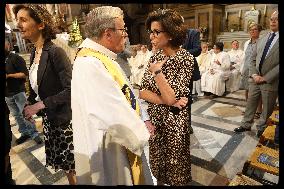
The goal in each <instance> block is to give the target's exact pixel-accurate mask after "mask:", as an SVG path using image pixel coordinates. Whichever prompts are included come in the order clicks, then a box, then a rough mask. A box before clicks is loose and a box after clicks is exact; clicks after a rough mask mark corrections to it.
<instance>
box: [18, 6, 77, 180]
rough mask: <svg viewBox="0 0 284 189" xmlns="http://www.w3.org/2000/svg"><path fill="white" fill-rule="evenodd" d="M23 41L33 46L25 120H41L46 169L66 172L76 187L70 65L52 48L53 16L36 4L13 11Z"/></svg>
mask: <svg viewBox="0 0 284 189" xmlns="http://www.w3.org/2000/svg"><path fill="white" fill-rule="evenodd" d="M13 11H14V14H15V16H16V18H17V22H18V23H17V25H18V28H19V30H20V32H21V34H22V38H23V39H29V40H30V41H31V42H32V43H33V44H34V46H35V48H34V49H33V50H32V52H31V59H30V60H31V62H30V63H31V66H30V71H29V80H30V96H29V98H28V101H29V103H30V105H27V106H26V107H25V109H24V115H25V118H26V119H32V115H34V114H39V113H40V114H41V116H42V117H43V124H44V127H43V132H44V136H45V137H44V138H45V153H46V166H51V167H52V168H53V169H55V171H57V170H58V169H62V170H64V171H65V172H66V175H67V178H68V180H69V183H70V184H76V177H75V162H74V154H73V150H74V146H73V130H72V125H71V115H72V114H71V101H70V98H71V74H72V69H71V63H70V60H69V58H68V57H67V55H66V53H65V52H64V50H63V49H62V48H59V47H56V46H55V45H54V44H53V43H52V42H51V39H55V32H54V31H55V30H54V28H55V27H54V22H53V17H52V16H51V15H50V13H49V12H48V11H47V10H46V9H45V8H44V7H42V6H40V5H37V4H25V5H16V6H14V8H13Z"/></svg>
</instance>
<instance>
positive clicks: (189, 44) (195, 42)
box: [182, 29, 201, 95]
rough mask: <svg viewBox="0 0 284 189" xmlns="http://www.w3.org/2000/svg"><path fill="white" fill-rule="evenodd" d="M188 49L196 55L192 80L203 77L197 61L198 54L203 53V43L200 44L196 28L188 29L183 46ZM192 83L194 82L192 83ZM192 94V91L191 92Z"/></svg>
mask: <svg viewBox="0 0 284 189" xmlns="http://www.w3.org/2000/svg"><path fill="white" fill-rule="evenodd" d="M182 47H183V48H184V49H186V50H187V51H188V52H189V53H190V54H192V55H193V56H194V69H193V73H192V79H191V80H192V81H197V80H199V79H201V76H200V72H199V67H198V63H197V61H196V58H195V57H197V56H199V55H200V53H201V45H200V34H199V32H198V31H197V30H195V29H188V31H187V37H186V40H185V43H184V45H183V46H182ZM190 84H191V85H192V82H191V83H190ZM190 90H192V86H190ZM190 95H191V93H190Z"/></svg>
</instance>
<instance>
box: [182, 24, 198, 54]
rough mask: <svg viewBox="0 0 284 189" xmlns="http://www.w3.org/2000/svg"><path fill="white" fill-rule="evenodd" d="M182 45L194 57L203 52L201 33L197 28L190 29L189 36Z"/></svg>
mask: <svg viewBox="0 0 284 189" xmlns="http://www.w3.org/2000/svg"><path fill="white" fill-rule="evenodd" d="M182 47H183V48H184V49H186V50H187V51H188V52H190V54H192V55H193V56H194V57H198V56H199V55H200V53H201V46H200V33H199V32H198V31H197V30H195V29H188V31H187V38H186V40H185V43H184V45H183V46H182Z"/></svg>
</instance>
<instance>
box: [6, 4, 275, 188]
mask: <svg viewBox="0 0 284 189" xmlns="http://www.w3.org/2000/svg"><path fill="white" fill-rule="evenodd" d="M14 5H15V4H6V7H5V30H7V31H8V32H7V33H8V34H7V35H8V37H9V39H10V40H11V43H12V44H13V47H14V49H13V50H14V51H15V52H16V53H19V55H20V56H22V57H23V58H24V59H25V60H26V63H27V67H29V65H28V64H29V56H30V52H31V49H32V47H33V46H32V44H31V43H30V42H29V41H27V40H24V39H22V38H21V34H20V32H18V30H17V26H16V20H15V17H14V15H13V11H12V8H13V6H14ZM103 5H110V6H117V7H120V8H121V9H122V10H123V11H124V15H125V16H124V21H125V24H126V27H127V28H128V31H127V33H128V37H129V42H130V50H131V51H132V52H134V55H135V54H136V53H137V52H136V51H137V48H138V46H139V45H140V44H141V45H147V46H150V39H149V35H148V33H147V31H146V30H145V20H146V18H147V15H148V13H149V12H151V11H153V10H156V9H158V8H161V9H174V10H176V11H178V12H179V13H180V14H181V15H182V16H183V18H184V23H185V24H186V26H187V27H188V28H192V29H196V30H198V31H199V32H200V41H201V42H206V43H207V44H208V48H209V50H210V49H212V48H213V46H214V44H215V43H216V42H222V43H223V44H224V51H225V52H227V51H229V50H230V49H231V48H232V46H231V43H232V41H233V40H237V41H238V42H239V49H241V50H243V49H244V44H245V42H246V41H247V40H249V39H250V35H249V29H248V28H249V25H250V24H251V23H252V22H254V23H257V24H259V25H261V27H262V31H261V32H260V37H262V36H264V35H266V34H267V33H268V32H269V19H270V15H271V14H272V13H273V12H274V11H275V10H277V9H278V4H248V3H247V4H185V3H178V4H175V3H171V4H66V3H61V4H43V6H45V7H46V8H47V10H48V11H49V12H50V13H51V14H52V15H53V16H54V19H55V20H56V22H57V25H58V28H57V29H58V34H57V38H56V39H54V40H53V42H54V43H55V44H56V45H58V46H60V47H62V48H63V49H64V50H65V52H66V53H67V55H68V57H69V58H70V61H71V63H73V61H74V58H75V56H76V52H77V47H78V46H79V44H80V42H81V41H82V40H83V39H85V38H86V37H85V34H84V24H85V18H86V15H87V14H88V13H89V12H90V11H91V10H92V9H94V8H96V7H99V6H103ZM149 50H150V49H149ZM129 60H130V59H129ZM130 66H131V65H130ZM130 74H132V75H133V74H135V73H130ZM133 77H134V76H133ZM134 88H135V86H134ZM27 92H28V91H27ZM244 93H245V91H244V90H241V89H239V90H237V91H234V92H226V93H225V94H224V95H223V96H220V97H218V98H214V99H208V98H203V97H201V98H196V99H195V100H194V101H193V104H192V109H191V116H192V118H191V119H192V127H193V130H194V133H193V134H192V135H191V139H190V140H191V144H190V150H191V163H192V167H191V171H192V177H193V181H192V183H190V185H193V186H228V185H229V186H235V185H277V184H278V182H279V148H278V146H276V145H273V139H271V138H273V137H274V130H273V131H267V132H270V133H269V134H268V135H269V136H261V137H260V138H257V137H256V136H255V135H256V128H255V124H254V126H253V127H252V130H251V131H249V132H244V133H240V134H239V133H238V134H237V133H235V132H234V129H235V128H237V127H239V126H240V125H241V120H242V117H243V111H244V110H245V106H246V100H245V95H244ZM277 116H278V117H277ZM10 121H11V126H12V128H11V130H12V133H13V137H12V148H11V151H10V158H11V165H12V171H13V179H14V180H15V182H16V184H17V185H27V184H28V185H30V184H32V185H65V184H68V181H67V178H66V177H65V176H64V172H63V171H59V172H54V171H53V170H51V169H49V168H46V167H45V166H44V162H45V153H44V144H42V145H35V143H34V141H28V142H25V143H23V144H20V145H16V144H15V140H16V139H17V138H19V136H20V133H19V131H18V126H17V124H16V123H15V119H14V118H13V117H12V116H10ZM255 121H256V120H255ZM269 121H270V122H269V123H270V124H271V127H275V125H277V124H278V123H279V107H278V109H277V108H276V109H275V111H274V112H273V114H272V115H271V117H270V118H269ZM36 126H37V130H38V131H39V132H42V130H43V127H42V119H41V118H40V117H36ZM41 137H43V134H41ZM147 153H148V148H145V154H147ZM264 153H267V154H273V155H271V156H273V157H274V158H276V159H277V158H278V159H277V161H278V166H269V165H267V164H261V163H260V162H259V160H258V157H259V156H260V154H264ZM153 183H154V185H156V180H155V178H154V177H153Z"/></svg>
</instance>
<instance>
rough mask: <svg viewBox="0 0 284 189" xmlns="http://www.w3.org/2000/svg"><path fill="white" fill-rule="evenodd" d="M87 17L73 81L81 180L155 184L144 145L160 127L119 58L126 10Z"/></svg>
mask: <svg viewBox="0 0 284 189" xmlns="http://www.w3.org/2000/svg"><path fill="white" fill-rule="evenodd" d="M86 20H87V21H86V25H85V31H86V36H87V38H86V39H85V40H84V41H83V43H82V44H81V45H80V46H79V48H78V53H77V56H76V59H75V61H74V65H73V72H72V76H73V77H72V81H71V107H72V124H73V134H74V136H73V140H74V156H75V170H76V177H77V183H78V184H88V185H90V184H94V185H104V186H105V185H138V184H144V185H149V184H150V185H152V184H153V181H152V178H151V173H150V169H149V167H148V165H147V161H146V157H145V155H144V153H143V149H144V147H145V145H147V144H148V139H149V137H150V134H153V131H152V130H153V128H154V127H153V125H152V124H151V123H150V121H148V120H149V119H148V117H147V115H146V112H145V111H142V110H141V109H140V110H139V105H140V103H139V101H138V100H136V99H137V98H136V99H135V97H134V96H133V92H132V88H131V85H130V83H129V81H128V80H127V78H126V76H125V74H124V73H123V70H122V69H121V67H120V66H119V64H118V63H117V62H116V61H115V59H116V54H117V53H119V52H122V51H123V50H124V48H125V45H124V44H125V38H126V37H127V36H128V34H127V31H126V28H125V23H124V21H123V11H122V10H121V9H120V8H118V7H112V6H102V7H97V8H95V9H94V10H92V11H91V12H90V13H89V14H88V15H87V19H86ZM125 86H126V88H125ZM123 90H124V91H123ZM124 93H125V94H124ZM129 102H131V104H130V103H129ZM140 116H141V118H142V119H141V118H140ZM142 120H143V121H142ZM144 121H145V122H144ZM147 129H148V130H147ZM149 133H150V134H149Z"/></svg>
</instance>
